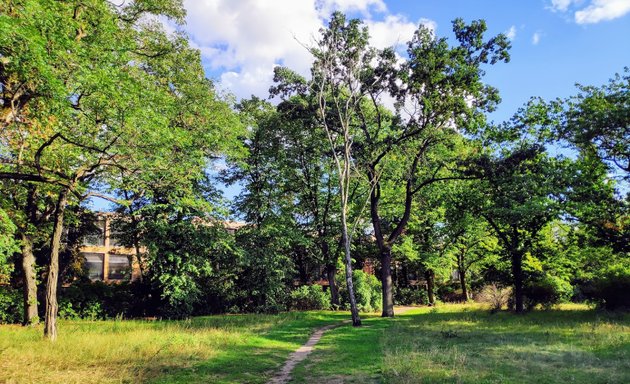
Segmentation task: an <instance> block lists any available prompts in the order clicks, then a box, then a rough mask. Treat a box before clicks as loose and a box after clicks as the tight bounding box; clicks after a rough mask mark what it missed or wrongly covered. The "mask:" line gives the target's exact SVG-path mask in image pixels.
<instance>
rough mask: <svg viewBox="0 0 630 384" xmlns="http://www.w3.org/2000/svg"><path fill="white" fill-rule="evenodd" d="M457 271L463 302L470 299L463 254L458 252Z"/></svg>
mask: <svg viewBox="0 0 630 384" xmlns="http://www.w3.org/2000/svg"><path fill="white" fill-rule="evenodd" d="M457 271H458V272H459V283H460V284H461V286H462V295H463V296H464V300H465V301H467V300H468V299H470V297H468V287H467V286H466V268H465V267H464V252H460V253H459V254H458V255H457Z"/></svg>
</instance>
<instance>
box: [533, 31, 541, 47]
mask: <svg viewBox="0 0 630 384" xmlns="http://www.w3.org/2000/svg"><path fill="white" fill-rule="evenodd" d="M540 37H541V34H540V32H535V33H534V35H532V44H534V45H538V43H540Z"/></svg>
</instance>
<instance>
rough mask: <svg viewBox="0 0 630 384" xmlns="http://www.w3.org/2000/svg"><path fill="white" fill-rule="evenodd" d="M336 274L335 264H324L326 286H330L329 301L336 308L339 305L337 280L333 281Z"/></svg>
mask: <svg viewBox="0 0 630 384" xmlns="http://www.w3.org/2000/svg"><path fill="white" fill-rule="evenodd" d="M336 274H337V266H335V265H328V266H326V278H327V279H328V287H329V288H330V303H331V304H332V305H333V306H335V308H338V307H339V305H340V302H339V288H338V287H337V282H336V281H335V275H336Z"/></svg>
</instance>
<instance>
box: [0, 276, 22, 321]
mask: <svg viewBox="0 0 630 384" xmlns="http://www.w3.org/2000/svg"><path fill="white" fill-rule="evenodd" d="M23 312H24V300H23V299H22V292H21V291H20V290H19V289H14V288H12V287H11V286H6V285H0V324H17V323H20V322H21V321H22V316H23Z"/></svg>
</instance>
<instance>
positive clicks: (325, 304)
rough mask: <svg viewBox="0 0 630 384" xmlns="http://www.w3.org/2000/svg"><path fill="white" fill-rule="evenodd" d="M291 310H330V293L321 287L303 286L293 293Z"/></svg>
mask: <svg viewBox="0 0 630 384" xmlns="http://www.w3.org/2000/svg"><path fill="white" fill-rule="evenodd" d="M290 306H291V309H297V310H299V311H312V310H319V309H329V308H330V292H324V290H323V289H322V287H321V286H319V285H303V286H301V287H299V288H297V289H295V290H294V291H292V292H291V302H290Z"/></svg>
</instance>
